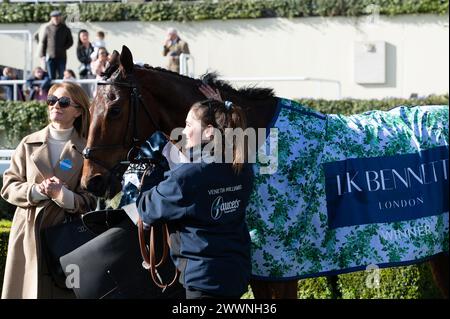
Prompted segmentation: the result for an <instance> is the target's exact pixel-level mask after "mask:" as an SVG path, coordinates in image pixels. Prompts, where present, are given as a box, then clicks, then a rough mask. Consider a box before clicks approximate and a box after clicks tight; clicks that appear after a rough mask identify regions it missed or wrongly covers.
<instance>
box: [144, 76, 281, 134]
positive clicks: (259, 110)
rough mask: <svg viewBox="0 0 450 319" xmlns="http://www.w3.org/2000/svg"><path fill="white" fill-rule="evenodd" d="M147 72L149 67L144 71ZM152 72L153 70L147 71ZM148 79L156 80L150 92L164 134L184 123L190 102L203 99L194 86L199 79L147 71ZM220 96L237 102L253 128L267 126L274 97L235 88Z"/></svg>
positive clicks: (153, 81)
mask: <svg viewBox="0 0 450 319" xmlns="http://www.w3.org/2000/svg"><path fill="white" fill-rule="evenodd" d="M147 72H149V71H147ZM150 72H152V71H150ZM147 74H148V75H147V76H150V77H151V80H149V81H147V83H158V92H152V89H153V90H154V89H155V88H154V87H153V88H147V89H146V90H149V92H152V95H154V96H155V98H157V99H158V102H159V104H160V105H163V106H164V107H162V108H161V109H160V110H159V117H160V118H159V123H160V127H159V128H158V129H159V130H161V131H163V132H164V133H166V134H168V135H169V134H170V132H171V131H172V130H173V129H175V128H177V127H184V124H185V119H186V116H187V113H188V112H189V109H190V107H191V105H192V104H194V103H195V102H198V101H201V100H204V99H205V96H204V95H202V94H201V92H200V91H199V89H198V88H197V86H198V83H193V82H191V81H180V79H177V78H175V76H174V75H171V74H167V73H166V74H162V73H158V72H156V73H154V71H153V72H152V75H150V74H149V73H147ZM222 98H223V99H224V100H230V101H232V102H233V103H235V104H236V105H238V106H241V107H242V108H243V109H244V110H245V112H246V114H247V126H248V127H252V128H255V129H257V128H266V127H267V126H268V124H269V123H270V122H271V120H272V118H273V116H274V114H275V109H276V104H277V99H276V98H275V97H269V98H266V99H250V98H248V97H246V96H243V95H242V94H240V93H239V92H235V91H229V92H228V91H223V92H222Z"/></svg>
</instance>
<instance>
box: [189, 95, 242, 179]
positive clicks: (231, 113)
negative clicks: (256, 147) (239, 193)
mask: <svg viewBox="0 0 450 319" xmlns="http://www.w3.org/2000/svg"><path fill="white" fill-rule="evenodd" d="M191 110H192V111H193V112H194V113H195V115H196V117H197V118H198V119H199V120H200V121H201V123H202V127H206V126H208V125H211V126H213V127H214V128H216V129H218V130H219V131H220V132H221V134H222V140H221V141H220V143H221V144H222V145H220V148H219V149H221V150H224V149H225V147H232V152H233V169H234V171H235V172H236V173H237V174H239V173H240V172H241V170H242V166H243V163H245V161H246V159H247V154H246V153H247V152H246V149H247V148H246V143H245V140H244V138H236V139H234V138H233V141H232V145H226V144H225V141H226V140H227V138H226V136H227V135H228V134H229V133H230V131H232V130H234V129H237V128H241V129H242V130H243V131H244V130H245V129H246V128H247V120H246V116H245V113H244V111H243V110H242V108H241V107H239V106H237V105H235V104H234V103H232V102H230V101H225V102H220V101H217V100H211V99H209V100H205V101H202V102H198V103H195V104H194V105H193V106H192V107H191ZM229 129H231V130H229ZM215 149H217V148H215Z"/></svg>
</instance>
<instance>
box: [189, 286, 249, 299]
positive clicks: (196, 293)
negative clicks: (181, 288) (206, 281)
mask: <svg viewBox="0 0 450 319" xmlns="http://www.w3.org/2000/svg"><path fill="white" fill-rule="evenodd" d="M240 298H241V296H233V297H230V296H218V295H212V294H209V293H207V292H204V291H200V290H195V289H192V288H186V299H240Z"/></svg>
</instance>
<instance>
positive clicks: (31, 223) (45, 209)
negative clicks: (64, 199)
mask: <svg viewBox="0 0 450 319" xmlns="http://www.w3.org/2000/svg"><path fill="white" fill-rule="evenodd" d="M48 136H49V127H48V126H47V127H45V128H44V129H42V130H40V131H38V132H36V133H33V134H30V135H28V136H26V137H25V138H24V139H23V140H22V141H21V142H20V144H19V145H18V146H17V148H16V150H15V152H14V154H13V156H12V159H11V166H10V168H9V169H8V170H6V171H5V173H4V175H3V188H2V190H1V196H2V197H3V198H4V199H5V200H6V201H8V202H9V203H11V204H13V205H15V206H17V209H16V212H15V214H14V219H13V222H12V226H11V232H10V236H9V243H8V254H7V258H6V266H5V276H4V281H3V290H2V298H17V299H21V298H27V299H28V298H73V297H74V294H73V292H72V291H70V290H64V289H60V288H58V287H57V286H56V285H54V284H53V281H52V279H51V276H50V274H49V273H48V270H47V266H46V263H45V259H44V258H43V256H42V249H41V240H40V238H41V231H42V229H44V228H46V227H49V226H53V225H56V224H59V223H61V222H62V221H63V220H64V217H65V215H64V212H65V211H66V212H69V213H74V214H80V213H85V212H87V211H90V210H93V209H94V208H95V202H96V199H95V197H94V196H93V195H91V194H89V193H88V192H86V191H83V190H82V189H81V188H80V179H81V171H82V166H83V159H82V157H81V155H80V154H79V153H77V152H76V151H75V150H74V149H73V145H75V146H76V147H77V149H78V150H82V149H83V148H84V147H85V145H86V140H85V139H83V138H81V137H80V136H79V135H78V133H77V132H76V130H75V129H74V130H73V133H72V135H71V136H70V139H69V141H68V142H66V144H65V145H64V148H63V151H62V153H61V156H60V160H63V159H69V160H70V161H71V162H72V168H71V169H68V170H63V169H61V168H60V165H59V162H58V163H57V164H56V165H55V167H51V164H50V155H49V147H48V144H47V141H48ZM52 176H56V177H58V178H59V179H60V180H62V181H63V182H65V183H66V187H67V188H68V189H69V190H71V191H73V192H74V197H75V198H74V209H73V210H70V211H69V210H65V209H63V208H61V207H60V206H58V205H57V204H56V203H55V202H54V201H53V200H51V199H48V200H43V201H40V202H38V203H35V202H33V201H32V200H31V194H30V193H31V186H32V185H33V184H39V183H41V182H42V181H43V180H44V179H46V178H50V177H52Z"/></svg>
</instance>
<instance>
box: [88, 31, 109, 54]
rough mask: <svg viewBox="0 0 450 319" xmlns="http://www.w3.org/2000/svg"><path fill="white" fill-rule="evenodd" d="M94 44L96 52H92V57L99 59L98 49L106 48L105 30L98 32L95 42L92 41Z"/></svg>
mask: <svg viewBox="0 0 450 319" xmlns="http://www.w3.org/2000/svg"><path fill="white" fill-rule="evenodd" d="M92 46H93V47H94V52H92V53H91V59H92V61H94V60H95V59H97V55H98V49H100V48H106V42H105V32H103V31H98V32H97V38H96V40H95V41H94V43H92Z"/></svg>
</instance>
